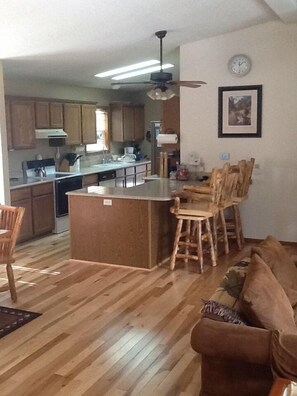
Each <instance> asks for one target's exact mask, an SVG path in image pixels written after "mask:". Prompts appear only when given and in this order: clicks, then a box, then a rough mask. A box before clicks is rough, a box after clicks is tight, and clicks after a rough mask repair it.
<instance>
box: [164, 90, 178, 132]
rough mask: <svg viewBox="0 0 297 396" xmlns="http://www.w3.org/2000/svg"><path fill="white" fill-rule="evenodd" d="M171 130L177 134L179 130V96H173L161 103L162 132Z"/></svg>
mask: <svg viewBox="0 0 297 396" xmlns="http://www.w3.org/2000/svg"><path fill="white" fill-rule="evenodd" d="M168 129H170V130H172V131H174V132H175V133H177V134H179V132H180V109H179V97H178V96H175V97H174V98H172V99H170V100H165V101H164V102H163V103H162V132H166V130H168Z"/></svg>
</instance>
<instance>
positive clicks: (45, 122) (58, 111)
mask: <svg viewBox="0 0 297 396" xmlns="http://www.w3.org/2000/svg"><path fill="white" fill-rule="evenodd" d="M35 126H36V128H63V104H62V103H56V102H47V101H38V102H35Z"/></svg>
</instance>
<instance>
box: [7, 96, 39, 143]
mask: <svg viewBox="0 0 297 396" xmlns="http://www.w3.org/2000/svg"><path fill="white" fill-rule="evenodd" d="M10 114H11V131H12V144H13V148H14V149H30V148H34V147H35V110H34V102H33V101H26V100H11V102H10Z"/></svg>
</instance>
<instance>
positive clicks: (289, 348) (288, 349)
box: [270, 331, 297, 381]
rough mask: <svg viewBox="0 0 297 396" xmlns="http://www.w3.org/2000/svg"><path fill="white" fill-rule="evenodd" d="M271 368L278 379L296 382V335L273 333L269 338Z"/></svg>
mask: <svg viewBox="0 0 297 396" xmlns="http://www.w3.org/2000/svg"><path fill="white" fill-rule="evenodd" d="M270 350H271V368H272V371H273V374H274V375H275V376H278V377H282V378H288V379H290V380H291V381H297V342H296V335H293V334H285V333H280V332H279V331H274V332H273V334H272V337H271V348H270Z"/></svg>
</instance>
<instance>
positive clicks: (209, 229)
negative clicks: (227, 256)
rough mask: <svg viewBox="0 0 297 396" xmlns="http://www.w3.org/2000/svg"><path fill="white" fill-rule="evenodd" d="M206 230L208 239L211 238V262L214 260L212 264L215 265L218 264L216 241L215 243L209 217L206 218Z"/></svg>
mask: <svg viewBox="0 0 297 396" xmlns="http://www.w3.org/2000/svg"><path fill="white" fill-rule="evenodd" d="M206 230H207V234H208V240H209V244H210V256H211V262H212V266H213V267H215V266H216V265H217V260H216V259H217V255H216V252H215V248H214V243H213V238H212V232H211V227H210V222H209V219H206Z"/></svg>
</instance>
